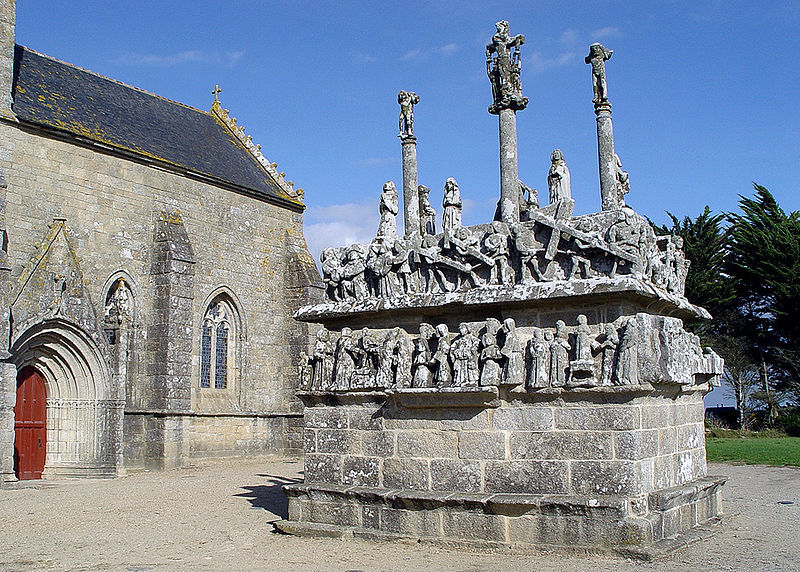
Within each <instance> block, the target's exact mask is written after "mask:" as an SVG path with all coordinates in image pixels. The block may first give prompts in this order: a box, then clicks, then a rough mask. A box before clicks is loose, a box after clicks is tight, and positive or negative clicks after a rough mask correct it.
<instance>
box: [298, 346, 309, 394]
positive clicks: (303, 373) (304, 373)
mask: <svg viewBox="0 0 800 572" xmlns="http://www.w3.org/2000/svg"><path fill="white" fill-rule="evenodd" d="M312 369H313V366H312V364H311V358H310V357H309V356H308V354H307V353H306V352H300V363H299V364H298V366H297V374H298V382H297V388H298V389H300V390H305V389H311V383H312V381H311V377H312Z"/></svg>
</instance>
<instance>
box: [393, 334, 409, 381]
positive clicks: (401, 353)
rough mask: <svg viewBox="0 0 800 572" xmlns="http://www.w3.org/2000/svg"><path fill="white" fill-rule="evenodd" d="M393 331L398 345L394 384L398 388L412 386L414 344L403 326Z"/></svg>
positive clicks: (395, 357)
mask: <svg viewBox="0 0 800 572" xmlns="http://www.w3.org/2000/svg"><path fill="white" fill-rule="evenodd" d="M392 333H393V336H394V341H395V347H396V350H395V355H394V364H395V377H394V385H395V386H396V387H398V388H403V387H411V379H412V378H411V356H412V354H413V352H414V345H413V344H412V342H411V340H410V339H409V337H408V334H406V332H405V330H403V329H402V328H395V329H394V330H392Z"/></svg>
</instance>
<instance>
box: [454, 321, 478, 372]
mask: <svg viewBox="0 0 800 572" xmlns="http://www.w3.org/2000/svg"><path fill="white" fill-rule="evenodd" d="M458 333H459V335H458V337H456V339H455V340H453V345H452V346H451V348H450V355H451V357H452V358H453V385H454V386H456V387H477V385H478V380H479V377H480V374H479V370H478V347H479V345H480V340H479V339H478V337H477V336H476V335H475V334H473V333H472V330H471V329H470V327H469V324H467V323H466V322H462V323H461V324H459V325H458Z"/></svg>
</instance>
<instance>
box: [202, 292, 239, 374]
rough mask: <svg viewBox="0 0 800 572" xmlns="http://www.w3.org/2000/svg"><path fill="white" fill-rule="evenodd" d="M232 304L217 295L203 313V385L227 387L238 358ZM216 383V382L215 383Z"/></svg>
mask: <svg viewBox="0 0 800 572" xmlns="http://www.w3.org/2000/svg"><path fill="white" fill-rule="evenodd" d="M235 316H236V314H235V310H234V308H233V305H232V304H231V303H230V301H228V300H227V299H225V298H216V299H215V300H214V301H212V302H211V304H210V305H209V306H208V309H207V310H206V313H205V315H204V316H203V325H202V329H201V333H200V387H201V388H211V387H213V388H214V389H226V388H228V386H229V385H231V383H230V381H232V380H233V371H234V368H235V365H236V364H235V361H236V347H235V346H236V332H235V328H236V320H235ZM212 384H213V385H212Z"/></svg>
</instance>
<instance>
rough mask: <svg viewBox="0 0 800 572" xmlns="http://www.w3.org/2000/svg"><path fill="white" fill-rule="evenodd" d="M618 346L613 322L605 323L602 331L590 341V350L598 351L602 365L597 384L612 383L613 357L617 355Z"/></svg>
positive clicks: (617, 337)
mask: <svg viewBox="0 0 800 572" xmlns="http://www.w3.org/2000/svg"><path fill="white" fill-rule="evenodd" d="M618 346H619V335H618V334H617V328H615V327H614V324H606V325H605V327H604V328H603V331H602V332H601V333H600V335H599V336H597V339H596V340H595V341H593V342H592V350H594V351H595V352H600V355H601V360H602V366H601V371H600V383H599V384H598V385H602V386H608V385H612V383H611V379H612V375H613V373H614V358H615V357H616V356H617V347H618Z"/></svg>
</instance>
